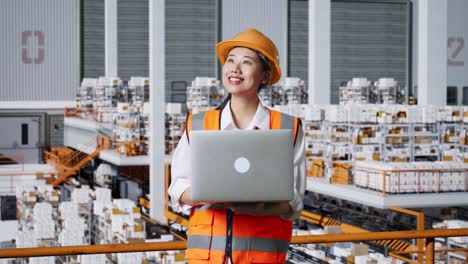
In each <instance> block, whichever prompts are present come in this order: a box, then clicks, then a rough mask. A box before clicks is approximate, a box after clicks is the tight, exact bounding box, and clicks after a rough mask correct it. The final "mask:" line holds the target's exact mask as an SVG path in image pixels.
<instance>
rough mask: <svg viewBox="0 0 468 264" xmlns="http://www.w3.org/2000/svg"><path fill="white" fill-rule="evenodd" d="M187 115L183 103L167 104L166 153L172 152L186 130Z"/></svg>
mask: <svg viewBox="0 0 468 264" xmlns="http://www.w3.org/2000/svg"><path fill="white" fill-rule="evenodd" d="M186 119H187V116H186V114H184V113H183V112H182V104H177V103H168V104H167V105H166V154H171V153H172V152H173V151H174V150H175V148H176V147H177V144H178V143H179V140H180V138H181V137H182V135H183V133H184V130H185V123H186Z"/></svg>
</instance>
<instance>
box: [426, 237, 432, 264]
mask: <svg viewBox="0 0 468 264" xmlns="http://www.w3.org/2000/svg"><path fill="white" fill-rule="evenodd" d="M433 263H434V238H433V237H429V238H426V264H433Z"/></svg>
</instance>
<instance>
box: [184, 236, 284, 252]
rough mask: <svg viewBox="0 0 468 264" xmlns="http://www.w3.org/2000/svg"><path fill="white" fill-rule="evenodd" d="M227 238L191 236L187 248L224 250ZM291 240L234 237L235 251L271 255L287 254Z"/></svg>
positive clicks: (233, 247) (233, 245)
mask: <svg viewBox="0 0 468 264" xmlns="http://www.w3.org/2000/svg"><path fill="white" fill-rule="evenodd" d="M225 246H226V237H224V236H213V237H209V236H196V235H193V236H189V237H188V241H187V248H198V249H207V250H210V249H211V250H224V248H225ZM288 246H289V240H282V239H274V238H261V237H233V238H232V250H233V251H247V250H249V251H262V252H271V253H286V252H287V251H288Z"/></svg>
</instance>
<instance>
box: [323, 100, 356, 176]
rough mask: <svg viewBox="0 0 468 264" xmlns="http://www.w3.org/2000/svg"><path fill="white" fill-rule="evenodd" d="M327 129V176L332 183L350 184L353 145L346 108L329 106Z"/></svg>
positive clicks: (326, 119)
mask: <svg viewBox="0 0 468 264" xmlns="http://www.w3.org/2000/svg"><path fill="white" fill-rule="evenodd" d="M325 127H327V133H328V139H327V143H328V145H327V151H326V156H325V161H326V162H325V176H326V177H328V178H329V179H328V180H329V181H330V182H332V183H339V184H348V183H349V181H350V170H349V169H350V166H349V163H350V161H351V154H352V145H351V133H350V132H351V131H350V124H349V122H348V112H347V111H346V108H344V107H340V106H338V105H330V106H327V108H326V109H325Z"/></svg>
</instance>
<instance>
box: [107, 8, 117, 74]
mask: <svg viewBox="0 0 468 264" xmlns="http://www.w3.org/2000/svg"><path fill="white" fill-rule="evenodd" d="M117 41H118V40H117V0H105V2H104V45H105V46H104V51H105V54H104V57H105V59H104V68H105V74H106V76H107V77H118V73H117V63H118V57H117V56H118V51H117Z"/></svg>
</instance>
